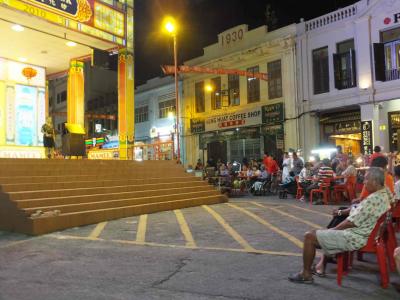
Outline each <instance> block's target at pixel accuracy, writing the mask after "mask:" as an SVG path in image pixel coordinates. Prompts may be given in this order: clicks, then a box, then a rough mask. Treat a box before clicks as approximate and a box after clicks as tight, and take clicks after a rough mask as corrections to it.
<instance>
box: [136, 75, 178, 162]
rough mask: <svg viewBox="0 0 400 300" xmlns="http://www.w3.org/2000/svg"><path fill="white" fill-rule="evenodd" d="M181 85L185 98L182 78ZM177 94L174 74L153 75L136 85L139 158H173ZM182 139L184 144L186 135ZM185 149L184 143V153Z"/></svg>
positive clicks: (175, 140)
mask: <svg viewBox="0 0 400 300" xmlns="http://www.w3.org/2000/svg"><path fill="white" fill-rule="evenodd" d="M178 87H179V99H182V82H181V81H179V84H178ZM175 95H176V94H175V80H174V77H171V76H167V77H163V78H160V77H157V78H153V79H151V80H148V81H147V82H146V83H145V84H143V85H140V86H138V87H137V88H136V90H135V151H136V155H135V156H136V158H137V159H144V160H148V159H157V160H158V159H161V160H162V159H172V158H173V153H174V152H175V153H176V149H177V147H176V143H177V139H176V136H175V120H176V119H175V115H176V97H175ZM180 103H182V102H180ZM180 143H181V145H182V135H181V139H180ZM183 151H184V149H183V148H182V146H181V153H183ZM182 159H184V158H183V157H182Z"/></svg>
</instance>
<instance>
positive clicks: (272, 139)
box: [264, 134, 277, 157]
mask: <svg viewBox="0 0 400 300" xmlns="http://www.w3.org/2000/svg"><path fill="white" fill-rule="evenodd" d="M276 146H277V145H276V135H275V134H266V135H264V151H267V152H268V154H269V155H271V156H273V157H276V155H277V147H276Z"/></svg>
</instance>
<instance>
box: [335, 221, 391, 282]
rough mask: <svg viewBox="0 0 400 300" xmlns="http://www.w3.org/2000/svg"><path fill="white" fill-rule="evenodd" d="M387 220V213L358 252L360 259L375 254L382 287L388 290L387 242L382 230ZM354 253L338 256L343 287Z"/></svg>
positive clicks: (339, 279) (338, 266) (338, 267)
mask: <svg viewBox="0 0 400 300" xmlns="http://www.w3.org/2000/svg"><path fill="white" fill-rule="evenodd" d="M385 220H386V213H384V214H383V215H382V216H381V217H380V218H379V219H378V221H377V222H376V225H375V227H374V229H373V230H372V232H371V234H370V236H369V238H368V241H367V244H366V245H365V246H364V247H362V248H361V249H359V250H358V254H359V255H358V258H359V259H360V258H361V257H362V254H363V253H375V254H376V257H377V261H378V265H379V272H380V274H381V286H382V288H387V287H388V286H389V272H388V269H387V266H386V257H385V241H384V238H383V236H384V233H385V231H383V230H381V227H382V224H383V223H384V222H385ZM352 255H353V253H352V252H350V253H349V252H342V253H338V254H337V255H336V260H337V277H336V280H337V284H338V285H339V286H341V285H342V278H343V276H344V275H347V271H348V267H349V266H350V265H351V264H352Z"/></svg>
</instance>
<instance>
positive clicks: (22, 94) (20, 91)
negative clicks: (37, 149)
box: [15, 85, 38, 146]
mask: <svg viewBox="0 0 400 300" xmlns="http://www.w3.org/2000/svg"><path fill="white" fill-rule="evenodd" d="M36 102H37V89H36V88H34V87H29V86H23V85H16V86H15V144H16V145H21V146H36V145H37V133H38V132H37V120H36V114H37V110H36Z"/></svg>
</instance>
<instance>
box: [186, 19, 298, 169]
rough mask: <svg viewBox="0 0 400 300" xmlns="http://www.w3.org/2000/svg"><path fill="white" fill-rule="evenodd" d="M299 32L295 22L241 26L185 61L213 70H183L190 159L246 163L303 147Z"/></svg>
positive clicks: (187, 152)
mask: <svg viewBox="0 0 400 300" xmlns="http://www.w3.org/2000/svg"><path fill="white" fill-rule="evenodd" d="M295 33H296V26H295V25H290V26H286V27H284V28H281V29H278V30H275V31H271V32H268V29H267V27H266V26H262V27H258V28H255V29H253V30H248V26H247V25H239V26H236V27H234V28H231V29H228V30H226V31H225V32H222V33H220V34H219V35H218V43H216V44H213V45H210V46H208V47H206V48H204V55H203V56H201V57H197V58H194V59H192V60H190V61H187V62H185V66H188V67H192V68H198V69H200V70H201V69H204V70H213V74H205V73H196V74H186V75H184V79H183V90H184V99H183V112H182V123H183V124H184V125H183V129H184V137H185V138H184V143H185V153H184V155H183V159H184V162H185V163H187V164H195V163H196V161H197V159H199V158H200V159H201V160H202V161H204V162H205V161H207V160H210V159H212V160H214V161H217V160H218V159H221V160H222V161H225V162H227V161H230V162H234V161H237V162H242V161H243V159H244V158H247V159H248V160H250V159H259V158H262V156H263V153H264V151H268V152H270V153H271V154H273V155H274V156H280V155H282V153H283V152H284V151H285V150H287V149H289V148H297V147H298V136H297V119H296V114H297V112H296V105H295V103H296V85H295V73H296V72H295V70H296V67H295V52H294V51H295V50H294V46H295ZM252 74H254V76H252ZM265 77H267V80H264V79H265Z"/></svg>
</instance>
